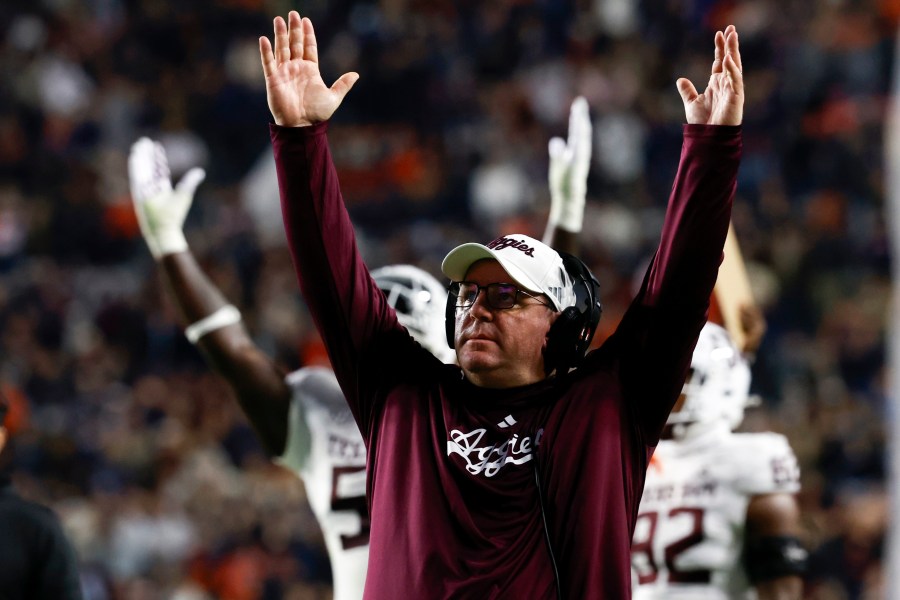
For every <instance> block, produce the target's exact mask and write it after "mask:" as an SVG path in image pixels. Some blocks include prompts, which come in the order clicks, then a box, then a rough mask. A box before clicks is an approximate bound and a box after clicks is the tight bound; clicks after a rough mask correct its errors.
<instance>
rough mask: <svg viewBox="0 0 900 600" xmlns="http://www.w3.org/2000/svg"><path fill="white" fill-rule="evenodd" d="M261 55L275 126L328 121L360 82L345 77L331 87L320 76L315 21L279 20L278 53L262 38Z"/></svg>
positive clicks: (350, 75)
mask: <svg viewBox="0 0 900 600" xmlns="http://www.w3.org/2000/svg"><path fill="white" fill-rule="evenodd" d="M259 55H260V59H261V60H262V67H263V73H264V74H265V76H266V96H267V98H268V100H269V110H271V111H272V117H273V118H274V119H275V123H276V124H278V125H282V126H285V127H302V126H305V125H313V124H315V123H320V122H322V121H326V120H328V119H329V118H330V117H331V115H332V114H334V111H335V110H336V109H337V107H338V106H339V105H340V104H341V101H342V100H343V99H344V96H346V95H347V92H349V91H350V88H351V87H353V84H354V83H356V80H357V79H359V75H358V74H357V73H352V72H351V73H344V74H343V75H341V77H340V78H339V79H338V80H337V81H335V82H334V84H333V85H332V86H331V87H328V86H327V85H325V82H324V81H322V76H321V74H320V73H319V50H318V48H317V47H316V34H315V31H313V26H312V21H310V20H309V19H307V18H303V19H301V18H300V14H299V13H298V12H297V11H293V10H292V11H291V12H290V13H288V22H287V23H285V22H284V19H282V18H281V17H275V50H274V51H273V50H272V45H271V43H270V42H269V38H267V37H265V36H263V37H261V38H259Z"/></svg>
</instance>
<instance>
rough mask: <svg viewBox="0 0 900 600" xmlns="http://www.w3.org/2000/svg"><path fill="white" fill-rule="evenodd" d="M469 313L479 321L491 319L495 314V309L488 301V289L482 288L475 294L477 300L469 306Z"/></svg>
mask: <svg viewBox="0 0 900 600" xmlns="http://www.w3.org/2000/svg"><path fill="white" fill-rule="evenodd" d="M469 314H471V315H472V317H473V318H475V319H478V320H479V321H489V320H490V319H492V318H493V316H494V311H493V310H492V309H491V307H490V306H489V305H488V303H487V290H486V289H484V288H482V289H480V290H478V295H477V296H475V302H473V303H472V306H470V307H469Z"/></svg>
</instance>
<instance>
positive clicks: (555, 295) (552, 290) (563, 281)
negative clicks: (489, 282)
mask: <svg viewBox="0 0 900 600" xmlns="http://www.w3.org/2000/svg"><path fill="white" fill-rule="evenodd" d="M485 258H493V259H495V260H496V261H497V262H499V263H500V266H501V267H503V269H504V270H505V271H506V272H507V273H508V274H509V276H510V277H512V278H513V281H515V283H517V284H518V285H520V286H522V287H523V288H525V289H526V290H528V291H530V292H536V293H539V294H545V295H546V296H547V297H549V298H550V301H551V302H553V306H554V308H556V310H557V311H561V310H563V309H564V308H566V307H568V306H574V305H575V291H574V289H573V286H572V279H571V278H570V277H569V274H568V273H567V272H566V268H565V266H564V265H563V260H562V257H561V256H560V255H559V253H558V252H557V251H556V250H554V249H553V248H551V247H550V246H548V245H547V244H545V243H543V242H539V241H538V240H536V239H534V238H532V237H528V236H527V235H523V234H519V233H512V234H509V235H504V236H503V237H498V238H497V239H495V240H494V241H492V242H490V243H489V244H487V245H486V246H485V245H484V244H476V243H468V244H462V245H460V246H457V247H456V248H454V249H453V250H451V251H450V253H449V254H447V256H446V257H444V262H443V263H441V271H443V272H444V275H446V276H447V277H449V278H450V279H451V280H452V281H463V280H464V279H465V277H466V273H467V272H468V271H469V267H471V266H472V265H473V264H475V262H476V261H479V260H482V259H485Z"/></svg>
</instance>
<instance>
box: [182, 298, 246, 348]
mask: <svg viewBox="0 0 900 600" xmlns="http://www.w3.org/2000/svg"><path fill="white" fill-rule="evenodd" d="M240 322H241V311H239V310H238V309H237V308H235V307H234V305H232V304H227V305H225V306H223V307H222V308H220V309H219V310H217V311H216V312H214V313H213V314H211V315H209V316H206V317H203V318H202V319H200V320H199V321H197V322H196V323H192V324H191V325H188V326H187V327H185V329H184V335H185V337H186V338H187V339H188V341H189V342H190V343H192V344H196V343H197V342H198V341H199V340H200V338H202V337H203V336H204V335H206V334H207V333H209V332H211V331H215V330H216V329H221V328H223V327H227V326H229V325H234V324H235V323H240Z"/></svg>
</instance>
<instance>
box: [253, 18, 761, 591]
mask: <svg viewBox="0 0 900 600" xmlns="http://www.w3.org/2000/svg"><path fill="white" fill-rule="evenodd" d="M274 28H275V44H274V48H273V46H272V44H271V43H270V41H269V40H268V38H265V37H263V38H260V55H261V59H262V64H263V70H264V73H265V78H266V90H267V94H268V100H269V108H270V109H271V112H272V116H273V118H274V121H275V122H274V124H272V125H271V126H270V130H271V136H272V142H273V146H274V152H275V160H276V167H277V171H278V181H279V187H280V191H281V199H282V211H283V215H284V221H285V229H286V232H287V237H288V243H289V246H290V248H291V254H292V258H293V260H294V266H295V269H296V271H297V276H298V279H299V282H300V287H301V291H302V292H303V294H304V296H305V298H306V301H307V304H308V305H309V307H310V311H311V313H312V315H313V318H314V320H315V322H316V325H317V327H318V329H319V331H320V333H321V334H322V338H323V340H324V342H325V345H326V348H327V350H328V353H329V356H330V358H331V362H332V365H333V367H334V369H335V374H336V376H337V379H338V382H339V383H340V385H341V388H342V389H343V391H344V394H345V396H346V398H347V401H348V403H349V405H350V408H351V411H352V412H353V416H354V418H355V419H356V421H357V423H358V424H359V427H360V430H361V431H362V434H363V439H364V440H365V442H366V445H367V449H368V456H367V482H366V492H367V500H368V504H369V510H370V514H371V516H372V529H371V538H370V543H371V547H370V553H369V571H368V577H367V580H366V590H365V597H366V598H385V599H394V598H451V597H452V598H539V599H540V598H548V599H549V598H554V597H557V598H561V597H567V598H569V597H571V598H629V597H630V595H631V573H630V560H629V559H630V553H629V546H630V541H631V533H632V531H633V528H634V522H635V518H636V515H637V507H638V501H639V500H640V496H641V490H642V487H643V482H644V475H645V472H646V468H647V464H648V461H649V457H650V455H651V454H652V451H653V448H654V447H655V445H656V443H657V442H658V440H659V436H660V433H661V431H662V428H663V426H664V425H665V421H666V417H667V415H668V413H669V410H670V409H671V407H672V405H673V404H674V402H675V400H676V398H677V397H678V394H679V392H680V391H681V387H682V383H683V381H684V378H685V374H686V372H687V369H688V366H689V364H690V360H691V352H692V350H693V347H694V344H695V343H696V341H697V336H698V335H699V333H700V329H701V328H702V326H703V324H704V322H705V321H706V314H707V310H708V307H709V297H710V293H711V292H712V288H713V284H714V282H715V279H716V272H717V268H718V265H719V261H720V259H721V253H722V246H723V244H724V241H725V234H726V231H727V228H728V221H729V217H730V211H731V202H732V199H733V196H734V189H735V178H736V175H737V169H738V162H739V155H740V144H741V142H740V139H741V138H740V127H739V125H740V123H741V118H742V110H743V97H744V94H743V80H742V75H741V70H740V69H741V66H740V54H739V51H738V39H737V33H736V32H735V31H734V28H733V27H731V26H729V27H728V28H727V29H726V30H725V31H724V32H721V31H720V32H717V33H716V36H715V62H714V63H713V67H712V70H711V74H710V80H709V84H708V86H707V89H706V90H705V91H704V92H703V93H702V94H699V93H698V92H697V90H696V89H695V88H694V86H693V85H692V84H691V83H690V82H689V81H687V80H686V79H680V80H679V81H678V89H679V91H680V93H681V97H682V99H683V101H684V104H685V112H686V115H687V121H688V125H687V126H686V127H685V129H684V147H683V151H682V159H681V165H680V167H679V171H678V173H677V175H676V178H675V183H674V186H673V190H672V194H671V197H670V199H669V209H668V211H667V214H666V220H665V223H664V225H663V232H662V236H661V240H660V244H659V249H658V251H657V253H656V255H655V257H654V259H653V261H652V262H651V264H650V266H649V268H648V271H647V274H646V276H645V278H644V282H643V285H642V286H641V289H640V290H639V292H638V295H637V297H636V298H635V300H634V302H633V303H632V305H631V307H630V308H629V310H628V311H627V313H626V315H625V316H624V318H623V320H622V322H621V324H620V325H619V327H618V328H617V330H616V331H615V333H614V334H613V335H612V336H611V337H610V338H609V339H608V340H607V341H606V342H605V343H604V345H603V346H602V347H601V348H599V349H598V350H595V351H593V352H592V353H590V354H589V355H588V356H587V358H586V359H584V361H583V362H581V364H580V366H579V367H578V368H577V369H575V370H572V371H570V370H569V369H568V368H566V364H565V363H560V362H558V361H557V360H556V358H555V354H554V353H552V352H550V350H551V348H553V347H555V346H559V345H560V344H561V345H562V350H563V351H565V350H568V349H570V348H567V345H568V344H569V342H571V344H576V342H577V343H581V342H583V341H584V340H583V336H582V334H583V333H584V330H586V329H589V325H590V323H591V322H593V317H592V319H591V321H590V322H589V321H586V320H584V319H583V316H584V314H586V311H580V310H579V309H578V307H577V306H576V304H578V303H579V295H580V293H583V292H584V289H586V288H588V287H589V286H586V285H583V284H584V281H585V280H584V279H581V280H580V282H579V281H575V282H574V283H573V279H572V274H573V270H572V269H571V268H570V267H569V264H570V261H568V260H567V259H566V257H563V256H561V255H560V254H559V253H557V252H556V251H554V250H553V249H551V248H549V247H548V246H546V245H544V244H543V243H541V242H539V241H537V240H534V239H532V238H529V237H527V236H523V235H517V234H509V235H505V236H503V237H501V238H498V239H497V240H494V241H493V242H491V243H490V244H489V245H487V246H484V245H481V244H463V245H462V246H460V247H458V248H456V249H454V250H453V251H451V252H450V253H449V254H448V255H447V257H446V258H445V259H444V263H443V265H442V270H443V271H444V274H445V275H447V276H448V277H449V278H450V279H451V280H452V281H453V284H452V286H451V296H450V299H449V305H448V311H447V314H448V317H449V318H448V322H449V325H450V327H449V328H448V329H449V334H450V335H449V336H448V337H451V338H452V341H453V345H454V347H455V349H456V355H457V359H458V362H459V366H455V365H446V364H443V363H441V362H440V361H438V360H437V359H435V358H434V357H433V356H432V355H431V354H430V353H429V352H427V351H425V350H423V349H422V348H421V347H420V346H418V345H417V344H415V343H414V341H413V340H412V338H411V337H410V336H409V334H408V333H407V332H406V331H405V330H404V329H403V328H402V327H401V326H400V324H399V322H398V320H397V317H396V314H395V312H394V310H393V309H392V308H391V307H390V306H389V305H388V304H387V303H386V302H385V299H384V295H383V294H381V293H380V291H379V290H378V288H377V286H376V285H375V283H374V282H373V281H372V278H371V277H370V276H369V272H368V270H367V268H366V266H365V264H364V263H363V261H362V259H361V257H360V254H359V251H358V249H357V246H356V241H355V238H354V234H353V226H352V223H351V222H350V219H349V216H348V214H347V211H346V209H345V207H344V205H343V202H342V199H341V194H340V188H339V184H338V178H337V174H336V172H335V169H334V165H333V164H332V161H331V156H330V152H329V149H328V145H327V140H326V129H327V121H328V119H329V118H330V117H331V115H332V114H333V113H334V111H335V110H336V109H337V107H338V105H339V104H340V103H341V101H342V100H343V98H344V96H345V95H346V94H347V92H348V91H349V90H350V88H351V87H352V85H353V83H354V82H355V81H356V79H357V78H358V75H357V74H355V73H347V74H344V75H342V76H341V77H340V78H339V79H338V80H337V81H336V82H335V83H334V84H333V85H332V86H330V87H329V86H327V85H325V83H324V82H323V81H322V78H321V76H320V74H319V67H318V50H317V47H316V40H315V34H314V31H313V27H312V23H311V22H310V21H309V20H308V19H301V18H300V15H299V14H297V13H296V12H291V13H290V15H289V17H288V21H287V22H285V20H284V19H282V18H280V17H278V18H276V19H275V27H274ZM576 279H577V278H576ZM482 292H483V293H482ZM592 305H593V303H589V304H588V309H590V308H591V306H592ZM570 309H571V310H570ZM592 314H593V313H592ZM560 323H561V324H562V325H563V327H562V329H560V328H559V327H556V326H557V325H558V324H560ZM593 324H594V325H596V323H595V322H593ZM573 325H575V326H576V327H574V328H573ZM560 333H562V334H564V335H563V336H560V335H557V334H560ZM587 337H588V339H589V337H590V336H589V335H588V336H587Z"/></svg>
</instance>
